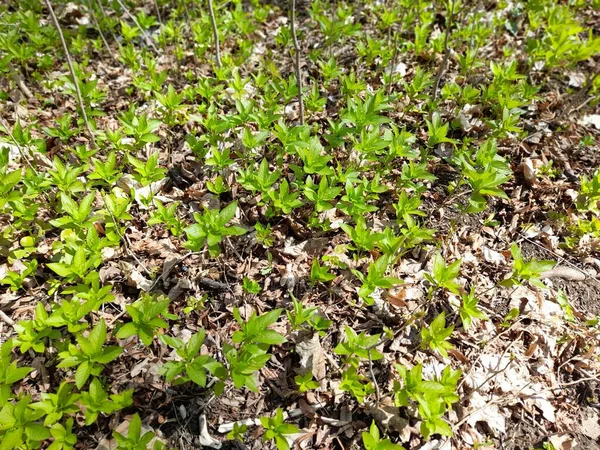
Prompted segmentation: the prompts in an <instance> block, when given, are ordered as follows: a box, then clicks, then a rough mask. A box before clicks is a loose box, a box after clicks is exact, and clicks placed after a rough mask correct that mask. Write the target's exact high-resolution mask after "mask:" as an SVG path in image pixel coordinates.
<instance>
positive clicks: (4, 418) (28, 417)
mask: <svg viewBox="0 0 600 450" xmlns="http://www.w3.org/2000/svg"><path fill="white" fill-rule="evenodd" d="M30 404H31V396H30V395H27V396H25V397H23V398H22V399H20V400H19V401H18V402H17V403H16V404H15V403H10V402H9V403H5V404H4V405H3V406H2V409H0V443H1V445H2V448H3V449H5V448H6V449H11V450H12V449H20V448H26V449H36V448H40V447H41V445H42V441H45V440H46V439H48V438H50V436H51V434H50V431H49V430H48V428H47V427H45V426H44V425H42V424H41V423H38V422H37V420H38V419H40V418H41V417H42V416H43V415H44V411H43V410H41V409H32V408H30Z"/></svg>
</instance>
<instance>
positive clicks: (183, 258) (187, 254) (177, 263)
mask: <svg viewBox="0 0 600 450" xmlns="http://www.w3.org/2000/svg"><path fill="white" fill-rule="evenodd" d="M199 253H200V252H187V253H186V254H185V255H183V256H182V257H181V258H179V259H178V260H177V261H175V262H174V263H173V264H172V265H171V269H170V270H169V271H167V272H164V271H163V273H161V274H160V276H158V277H157V278H156V280H154V283H152V286H150V289H149V290H148V292H152V291H153V290H154V288H155V287H156V285H157V284H158V282H159V281H160V280H163V279H164V278H165V277H166V276H168V275H169V273H171V270H173V268H175V266H177V265H179V264H181V262H182V261H183V260H185V259H186V258H188V257H190V256H192V255H198V254H199Z"/></svg>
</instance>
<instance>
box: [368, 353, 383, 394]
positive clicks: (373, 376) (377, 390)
mask: <svg viewBox="0 0 600 450" xmlns="http://www.w3.org/2000/svg"><path fill="white" fill-rule="evenodd" d="M368 352H369V371H370V372H371V379H372V380H373V384H374V385H375V398H376V399H377V406H379V404H380V403H381V393H380V392H379V385H378V384H377V378H375V372H373V358H371V350H369V351H368Z"/></svg>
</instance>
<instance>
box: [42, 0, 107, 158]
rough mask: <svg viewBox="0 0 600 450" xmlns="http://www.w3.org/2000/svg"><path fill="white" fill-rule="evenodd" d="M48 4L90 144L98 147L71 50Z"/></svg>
mask: <svg viewBox="0 0 600 450" xmlns="http://www.w3.org/2000/svg"><path fill="white" fill-rule="evenodd" d="M44 1H45V3H46V7H47V8H48V11H49V12H50V16H51V17H52V22H54V26H55V27H56V31H58V36H59V37H60V42H61V44H62V47H63V50H64V52H65V56H66V57H67V64H68V65H69V71H70V72H71V77H72V78H73V84H74V85H75V93H76V94H77V101H78V102H79V109H81V116H82V117H83V121H84V122H85V127H86V128H87V131H88V133H89V135H90V142H91V144H92V147H94V148H95V147H96V140H95V139H94V132H93V130H92V127H91V126H90V122H89V121H88V118H87V114H86V112H85V104H84V103H83V97H82V95H81V90H80V89H79V81H78V80H77V75H76V74H75V69H74V68H73V61H72V60H71V54H70V53H69V48H68V47H67V43H66V41H65V37H64V35H63V32H62V29H61V28H60V24H59V23H58V19H57V18H56V14H54V9H53V8H52V4H51V3H50V0H44Z"/></svg>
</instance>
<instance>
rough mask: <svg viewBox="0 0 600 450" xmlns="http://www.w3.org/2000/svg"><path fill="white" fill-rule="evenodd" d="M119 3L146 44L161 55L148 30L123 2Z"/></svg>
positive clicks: (118, 1) (119, 1) (119, 0)
mask: <svg viewBox="0 0 600 450" xmlns="http://www.w3.org/2000/svg"><path fill="white" fill-rule="evenodd" d="M98 2H100V0H98ZM117 3H118V4H119V6H120V7H121V8H123V11H125V14H127V16H128V17H129V18H130V19H131V20H132V21H133V23H134V24H135V26H136V27H137V29H138V30H140V32H141V33H142V35H143V36H144V39H145V40H146V44H148V46H150V47H152V50H154V51H155V52H156V53H157V54H158V53H160V52H159V51H158V49H157V48H156V46H155V45H154V42H152V38H151V37H150V36H149V35H148V33H146V30H144V29H143V28H142V26H141V25H140V24H139V22H138V21H137V19H136V18H135V17H134V16H133V14H131V11H129V8H127V6H125V5H124V4H123V2H122V1H121V0H117Z"/></svg>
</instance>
